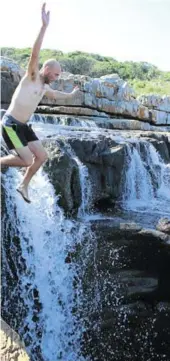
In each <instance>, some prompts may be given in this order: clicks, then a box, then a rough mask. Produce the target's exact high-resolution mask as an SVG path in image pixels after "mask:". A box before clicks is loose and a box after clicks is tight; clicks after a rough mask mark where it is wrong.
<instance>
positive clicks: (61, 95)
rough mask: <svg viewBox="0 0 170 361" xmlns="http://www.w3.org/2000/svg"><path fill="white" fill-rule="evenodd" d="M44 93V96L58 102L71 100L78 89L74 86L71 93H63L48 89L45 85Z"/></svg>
mask: <svg viewBox="0 0 170 361" xmlns="http://www.w3.org/2000/svg"><path fill="white" fill-rule="evenodd" d="M46 89H47V90H46V92H45V96H46V97H47V98H50V99H56V100H57V99H58V100H62V99H63V100H64V99H71V98H73V97H76V96H77V95H78V93H79V91H80V89H79V87H78V86H76V87H75V88H74V89H73V91H72V92H71V93H65V92H61V91H59V90H53V89H51V88H50V86H49V85H46Z"/></svg>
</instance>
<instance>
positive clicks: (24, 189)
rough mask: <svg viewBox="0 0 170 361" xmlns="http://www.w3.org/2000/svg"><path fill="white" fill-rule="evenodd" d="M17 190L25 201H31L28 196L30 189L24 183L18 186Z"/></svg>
mask: <svg viewBox="0 0 170 361" xmlns="http://www.w3.org/2000/svg"><path fill="white" fill-rule="evenodd" d="M17 192H19V193H20V194H21V196H22V197H23V199H24V201H25V202H27V203H31V201H30V199H29V196H28V189H27V187H26V186H24V185H22V184H21V185H20V186H19V187H18V188H17Z"/></svg>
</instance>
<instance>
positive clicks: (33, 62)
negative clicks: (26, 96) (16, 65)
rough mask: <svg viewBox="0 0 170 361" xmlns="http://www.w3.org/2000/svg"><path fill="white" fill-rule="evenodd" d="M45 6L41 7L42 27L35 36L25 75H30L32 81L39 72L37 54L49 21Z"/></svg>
mask: <svg viewBox="0 0 170 361" xmlns="http://www.w3.org/2000/svg"><path fill="white" fill-rule="evenodd" d="M45 6H46V4H45V3H44V4H43V6H42V12H41V18H42V26H41V29H40V32H39V34H38V36H37V39H36V41H35V43H34V45H33V48H32V53H31V57H30V60H29V63H28V69H27V73H28V74H29V75H30V77H31V78H32V80H34V79H35V78H36V75H37V73H38V70H39V69H38V62H39V52H40V49H41V45H42V42H43V38H44V34H45V31H46V29H47V26H48V24H49V20H50V12H49V11H48V12H46V10H45Z"/></svg>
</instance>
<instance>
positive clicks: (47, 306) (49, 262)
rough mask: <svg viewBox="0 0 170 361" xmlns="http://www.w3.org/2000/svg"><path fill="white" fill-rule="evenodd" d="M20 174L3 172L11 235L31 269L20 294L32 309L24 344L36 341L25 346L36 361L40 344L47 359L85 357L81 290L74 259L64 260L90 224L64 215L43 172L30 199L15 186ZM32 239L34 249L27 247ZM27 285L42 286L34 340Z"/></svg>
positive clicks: (74, 360) (33, 184) (22, 330)
mask: <svg viewBox="0 0 170 361" xmlns="http://www.w3.org/2000/svg"><path fill="white" fill-rule="evenodd" d="M20 179H21V174H20V173H19V172H17V170H15V169H9V170H8V171H7V173H6V174H5V175H4V182H5V189H6V193H7V194H6V206H7V214H8V217H9V223H11V225H12V230H13V234H14V235H15V234H18V237H19V239H20V243H21V248H22V256H23V257H24V259H25V260H26V266H27V270H28V272H27V273H26V274H25V275H22V276H21V279H20V282H21V283H22V290H23V295H22V297H23V299H24V300H25V302H26V307H27V309H28V312H27V317H26V319H25V320H24V326H21V328H20V334H21V335H22V337H23V339H24V341H25V342H26V345H27V344H28V343H27V340H28V339H30V340H32V341H31V342H30V345H27V348H28V350H30V353H31V360H32V361H34V360H39V358H38V357H37V358H36V353H35V349H36V348H37V347H38V346H39V347H40V349H41V353H42V356H43V361H51V360H53V361H57V360H64V361H77V360H79V361H81V360H82V361H83V360H84V358H83V357H82V356H81V355H80V344H79V341H80V335H81V333H82V329H83V326H82V325H81V323H80V324H79V322H77V319H76V316H75V315H74V314H73V312H72V311H73V309H74V308H75V307H76V306H77V305H78V304H79V302H80V300H79V297H80V294H81V290H80V292H79V290H76V291H75V290H74V287H73V284H74V282H73V281H74V277H75V275H76V269H75V266H74V263H73V262H65V260H66V258H67V256H68V254H69V253H70V252H73V251H74V248H75V246H76V244H80V243H81V242H83V239H84V236H85V235H86V236H87V226H86V225H83V224H82V223H79V222H73V221H71V220H66V219H65V218H64V215H63V212H62V210H61V209H60V208H59V206H58V205H57V198H56V196H55V194H54V189H53V187H52V185H51V184H50V182H49V180H48V177H47V175H45V174H44V173H43V172H42V171H39V172H38V173H37V174H36V175H35V176H34V178H33V180H32V182H31V187H30V198H31V199H32V203H31V204H27V203H24V201H23V199H22V198H21V197H20V195H19V194H18V193H17V192H16V190H15V188H16V187H17V184H18V183H19V182H20ZM14 220H15V221H14ZM28 243H29V247H31V248H32V252H28V247H27V244H28ZM30 274H32V277H31V279H30V276H29V275H30ZM28 284H29V285H30V287H31V289H32V290H33V288H37V289H38V292H39V298H40V302H41V304H42V310H41V311H40V312H39V315H38V317H39V321H38V324H39V326H40V325H41V326H40V327H41V333H42V337H41V340H38V339H36V333H35V328H36V323H34V322H33V320H32V317H33V314H32V302H30V297H29V293H30V292H31V289H29V292H28V290H27V291H26V285H28ZM75 294H76V298H75ZM77 308H78V306H77ZM25 329H27V331H25Z"/></svg>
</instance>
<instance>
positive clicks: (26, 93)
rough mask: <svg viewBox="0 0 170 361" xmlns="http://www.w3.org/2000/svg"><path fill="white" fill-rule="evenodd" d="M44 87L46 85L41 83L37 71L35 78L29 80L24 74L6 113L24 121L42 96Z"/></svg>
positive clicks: (44, 90)
mask: <svg viewBox="0 0 170 361" xmlns="http://www.w3.org/2000/svg"><path fill="white" fill-rule="evenodd" d="M46 88H47V85H46V84H43V83H42V81H41V79H40V75H39V73H38V74H37V77H36V79H35V80H31V79H30V77H29V75H27V74H26V75H25V76H24V77H23V78H22V79H21V81H20V83H19V85H18V86H17V88H16V90H15V92H14V94H13V97H12V100H11V104H10V106H9V108H8V110H7V113H8V114H11V115H12V116H13V117H14V118H15V119H17V120H18V121H20V122H23V123H26V122H27V121H28V120H29V118H30V116H31V115H32V114H33V113H34V111H35V109H36V108H37V105H38V104H39V102H40V100H41V99H42V97H43V96H44V94H45V92H46Z"/></svg>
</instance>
